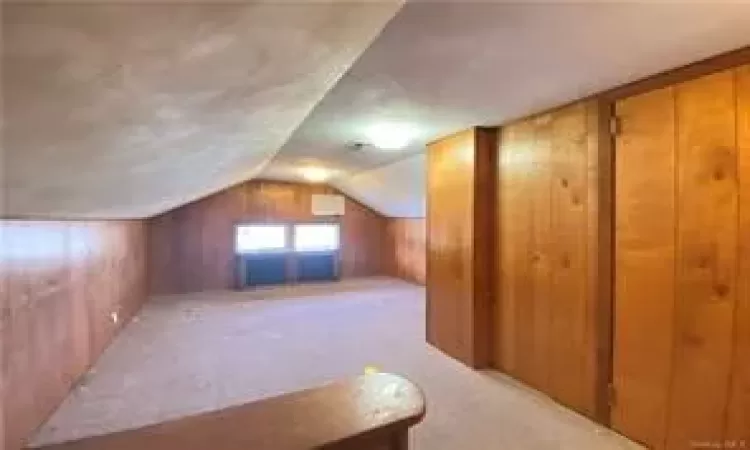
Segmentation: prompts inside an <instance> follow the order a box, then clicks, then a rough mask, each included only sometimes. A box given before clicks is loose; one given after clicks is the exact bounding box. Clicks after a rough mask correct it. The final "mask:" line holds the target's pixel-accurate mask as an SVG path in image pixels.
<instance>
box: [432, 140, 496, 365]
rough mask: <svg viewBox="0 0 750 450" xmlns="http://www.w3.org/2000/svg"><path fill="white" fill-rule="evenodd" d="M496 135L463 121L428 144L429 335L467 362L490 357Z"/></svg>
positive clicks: (484, 361) (480, 362)
mask: <svg viewBox="0 0 750 450" xmlns="http://www.w3.org/2000/svg"><path fill="white" fill-rule="evenodd" d="M496 140H497V135H496V132H495V131H494V130H491V129H469V130H466V131H462V132H460V133H457V134H455V135H453V136H449V137H447V138H445V139H442V140H440V141H437V142H434V143H432V144H430V145H429V146H428V156H427V167H428V175H427V233H428V234H427V242H428V244H427V249H428V250H427V340H428V341H429V342H430V343H431V344H433V345H434V346H436V347H437V348H439V349H441V350H442V351H444V352H445V353H447V354H448V355H450V356H452V357H454V358H456V359H458V360H460V361H462V362H464V363H466V364H468V365H470V366H472V367H485V366H487V365H488V364H489V354H490V335H489V333H490V328H489V326H490V324H491V319H490V317H491V308H492V290H491V289H490V285H489V280H490V273H491V272H490V271H488V270H487V269H488V268H491V267H492V265H493V261H492V258H493V252H494V248H493V238H492V234H493V230H492V229H491V228H490V226H491V224H492V223H494V216H493V215H492V210H493V206H492V205H493V199H494V195H493V194H492V191H494V189H493V186H494V185H495V182H494V174H493V173H492V171H491V170H489V168H491V167H494V164H493V162H492V161H493V160H494V158H495V154H496V145H497V144H496ZM479 211H481V212H479ZM480 246H481V248H479V247H480Z"/></svg>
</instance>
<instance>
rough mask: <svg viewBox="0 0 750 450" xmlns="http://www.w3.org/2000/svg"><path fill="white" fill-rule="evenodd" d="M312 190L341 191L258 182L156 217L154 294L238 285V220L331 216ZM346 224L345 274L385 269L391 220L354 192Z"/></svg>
mask: <svg viewBox="0 0 750 450" xmlns="http://www.w3.org/2000/svg"><path fill="white" fill-rule="evenodd" d="M312 194H339V192H338V191H336V190H334V189H333V188H331V187H328V186H325V185H317V184H299V183H285V182H276V181H255V180H254V181H249V182H246V183H243V184H240V185H237V186H234V187H232V188H229V189H227V190H224V191H222V192H219V193H217V194H214V195H212V196H210V197H207V198H205V199H202V200H198V201H196V202H193V203H190V204H188V205H185V206H182V207H180V208H177V209H175V210H172V211H169V212H167V213H164V214H162V215H159V216H156V217H154V218H152V219H150V220H149V224H148V228H149V242H150V246H149V249H150V256H149V262H150V269H149V270H150V274H151V276H150V280H151V292H152V293H153V294H177V293H186V292H198V291H206V290H221V289H232V288H234V286H235V266H234V226H235V225H236V224H238V223H242V222H295V221H297V222H300V221H314V220H330V218H322V219H321V218H316V217H315V216H313V215H312V213H311V198H312V197H311V196H312ZM340 223H341V275H342V277H356V276H367V275H378V274H381V273H382V254H381V252H382V251H383V250H382V249H383V242H384V235H385V223H386V219H385V218H384V217H382V216H381V215H379V214H378V213H376V212H374V211H372V210H370V209H369V208H367V207H365V206H363V205H362V204H360V203H358V202H356V201H354V200H351V199H349V198H347V199H346V213H345V215H344V216H343V217H342V218H341V219H340Z"/></svg>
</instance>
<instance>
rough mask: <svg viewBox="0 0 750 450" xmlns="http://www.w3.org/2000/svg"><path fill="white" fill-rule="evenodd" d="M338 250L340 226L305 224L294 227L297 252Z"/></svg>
mask: <svg viewBox="0 0 750 450" xmlns="http://www.w3.org/2000/svg"><path fill="white" fill-rule="evenodd" d="M338 248H339V226H338V224H330V223H326V224H305V225H296V226H295V227H294V249H295V250H297V251H324V250H337V249H338Z"/></svg>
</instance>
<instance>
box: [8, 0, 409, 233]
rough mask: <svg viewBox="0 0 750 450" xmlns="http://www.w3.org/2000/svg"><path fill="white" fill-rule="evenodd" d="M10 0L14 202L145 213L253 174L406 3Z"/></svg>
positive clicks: (33, 211)
mask: <svg viewBox="0 0 750 450" xmlns="http://www.w3.org/2000/svg"><path fill="white" fill-rule="evenodd" d="M400 6H401V4H400V0H392V1H378V2H366V1H363V2H362V3H359V4H358V3H356V2H352V1H349V0H347V1H315V2H307V3H301V2H295V3H275V4H274V3H268V2H263V3H261V2H254V3H249V2H237V3H235V4H227V3H217V4H211V3H210V2H207V3H204V4H196V3H188V2H172V3H159V4H149V3H144V2H130V3H128V2H126V3H114V2H112V3H108V4H104V3H101V4H96V3H86V2H84V3H69V2H57V3H55V4H38V3H28V4H23V3H19V4H5V3H4V4H3V6H2V13H3V14H2V16H3V17H2V28H3V29H2V50H3V54H2V94H3V97H4V98H3V100H4V104H3V116H4V117H3V119H4V124H3V125H4V130H3V131H4V136H3V153H4V155H2V156H3V158H2V160H3V161H2V162H3V163H4V164H3V166H4V167H3V169H4V178H5V179H4V180H3V183H4V184H3V189H4V192H3V194H4V200H5V202H4V203H5V210H4V211H3V215H4V216H5V217H8V216H24V217H27V216H32V217H62V218H85V217H98V218H131V217H145V216H149V215H153V214H155V213H158V212H161V211H164V210H166V209H169V208H172V207H174V206H177V205H180V204H182V203H186V202H188V201H191V200H194V199H196V198H198V197H201V196H204V195H206V194H209V193H211V192H214V191H217V190H220V189H222V188H224V187H226V186H229V185H231V184H234V183H237V182H240V181H242V180H245V179H248V178H252V177H254V176H255V175H256V174H257V172H258V171H259V170H260V169H261V168H262V166H263V164H264V163H266V162H267V161H268V159H269V158H271V157H272V156H273V155H274V153H275V152H276V151H277V150H278V149H279V148H280V147H281V146H282V144H283V143H284V142H285V141H286V139H287V138H288V137H289V135H290V134H291V133H292V132H293V131H294V130H295V129H296V128H297V126H298V125H299V124H300V123H301V122H302V120H303V119H304V118H305V116H306V115H307V114H308V113H309V112H310V110H311V109H312V108H313V106H314V105H315V104H316V103H317V102H318V101H319V100H320V99H321V98H322V97H323V96H324V95H325V93H326V92H327V91H328V90H329V89H330V88H331V87H332V86H334V85H335V83H336V81H337V80H338V79H339V78H340V76H341V75H342V74H344V72H345V71H346V70H347V69H348V68H349V66H350V65H351V64H352V63H353V62H354V61H355V59H356V58H357V57H358V56H359V55H360V53H361V52H362V51H363V50H364V49H365V48H366V47H367V46H368V45H369V43H370V42H371V41H372V39H373V38H375V36H377V35H378V33H379V32H380V30H381V29H382V27H383V26H384V25H385V24H386V23H387V21H388V20H390V19H391V17H392V16H393V15H394V14H395V12H396V11H397V10H398V9H399V8H400Z"/></svg>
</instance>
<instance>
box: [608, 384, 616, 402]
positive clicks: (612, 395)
mask: <svg viewBox="0 0 750 450" xmlns="http://www.w3.org/2000/svg"><path fill="white" fill-rule="evenodd" d="M607 401H608V402H609V406H615V405H616V404H617V389H616V388H615V385H614V384H611V383H610V384H609V385H608V386H607Z"/></svg>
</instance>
